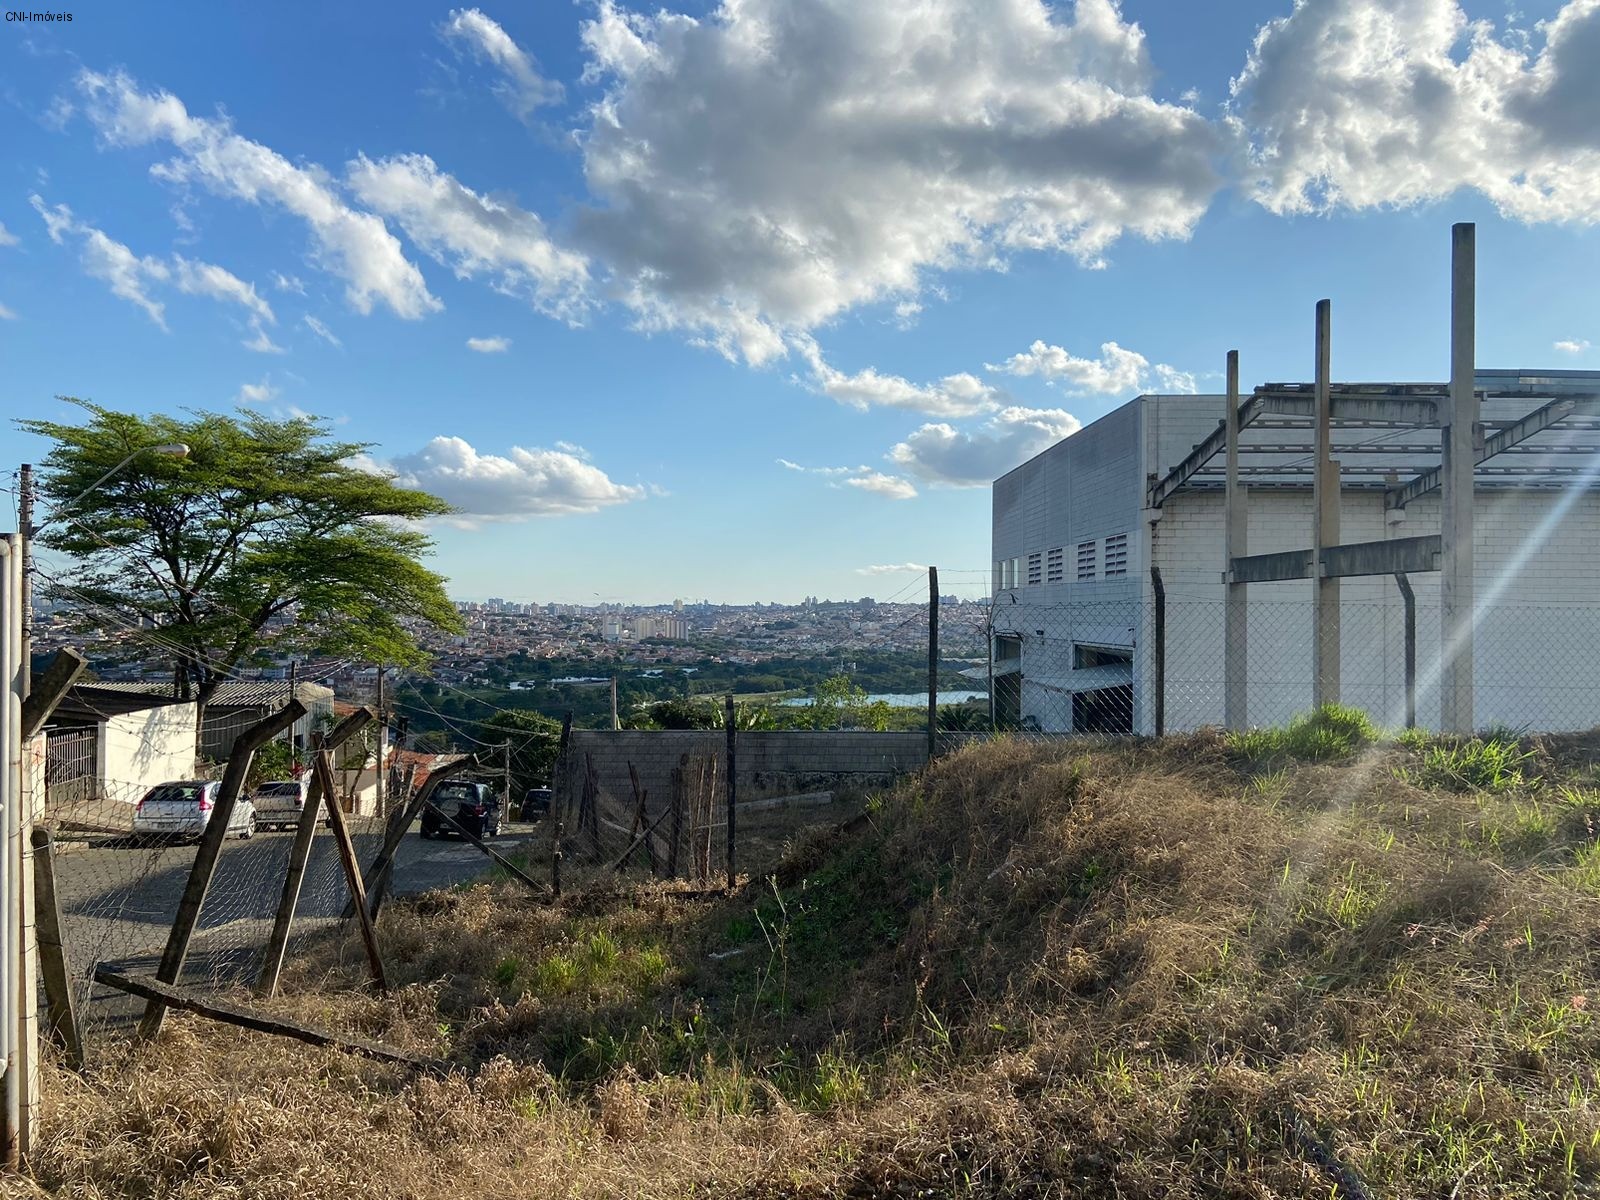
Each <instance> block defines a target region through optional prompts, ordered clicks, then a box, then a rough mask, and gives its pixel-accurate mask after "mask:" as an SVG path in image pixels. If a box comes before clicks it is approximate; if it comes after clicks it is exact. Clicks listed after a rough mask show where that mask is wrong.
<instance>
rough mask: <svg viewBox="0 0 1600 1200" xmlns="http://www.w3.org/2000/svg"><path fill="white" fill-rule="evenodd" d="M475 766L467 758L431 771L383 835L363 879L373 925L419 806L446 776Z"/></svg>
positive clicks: (474, 758) (351, 910) (474, 760)
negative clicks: (381, 845) (398, 854)
mask: <svg viewBox="0 0 1600 1200" xmlns="http://www.w3.org/2000/svg"><path fill="white" fill-rule="evenodd" d="M477 765H478V759H477V756H476V755H473V754H468V755H466V756H464V757H462V758H459V759H457V760H456V761H455V762H453V763H446V764H445V765H444V766H442V767H435V768H434V769H433V770H432V771H431V772H430V773H429V775H428V782H427V783H425V784H423V785H422V787H421V788H420V789H418V791H417V794H416V795H415V796H413V797H412V798H411V803H410V804H408V805H406V806H405V808H404V809H403V810H401V811H400V812H399V813H397V814H396V819H395V821H394V823H393V824H391V825H390V826H389V828H388V829H387V830H386V831H385V832H384V838H383V848H382V849H381V850H379V851H378V857H376V858H375V859H373V860H372V865H371V866H370V867H368V868H367V879H368V880H370V881H371V886H370V887H369V888H368V890H367V912H368V913H369V914H370V915H371V917H372V922H373V924H374V925H376V924H377V922H378V910H379V909H381V908H382V907H383V898H384V896H386V895H387V894H388V891H389V879H390V877H391V876H392V875H393V874H394V856H395V854H396V852H397V851H399V849H400V842H401V840H402V839H403V838H404V837H405V836H406V830H408V829H410V828H411V822H413V821H415V820H416V819H417V816H418V814H420V813H421V812H422V808H423V805H425V804H427V803H428V801H429V800H431V799H432V798H433V793H434V790H435V789H437V788H438V786H439V785H440V784H441V783H443V782H444V781H445V780H446V779H448V778H449V777H450V776H452V775H459V774H461V772H463V771H468V770H471V769H472V768H473V767H475V766H477ZM354 912H355V908H354V904H353V903H352V906H351V907H350V908H348V909H346V910H345V915H346V916H351V915H353V914H354Z"/></svg>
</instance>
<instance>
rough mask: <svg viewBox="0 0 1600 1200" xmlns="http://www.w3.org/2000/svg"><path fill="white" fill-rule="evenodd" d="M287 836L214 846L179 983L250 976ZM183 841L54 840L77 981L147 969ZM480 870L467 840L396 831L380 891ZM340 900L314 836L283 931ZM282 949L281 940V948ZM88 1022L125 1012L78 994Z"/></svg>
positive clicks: (358, 836) (328, 915)
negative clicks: (86, 1004) (390, 871)
mask: <svg viewBox="0 0 1600 1200" xmlns="http://www.w3.org/2000/svg"><path fill="white" fill-rule="evenodd" d="M532 833H533V827H532V826H524V825H509V826H507V827H506V830H505V832H503V833H502V834H501V836H500V837H498V838H496V839H494V841H493V842H492V843H491V844H492V845H493V846H494V848H495V849H496V850H498V851H499V852H501V853H506V852H508V851H511V850H514V849H515V848H516V847H517V846H518V845H519V844H521V843H522V842H525V841H527V840H528V839H529V838H530V837H531V836H532ZM351 836H352V841H353V842H354V843H355V847H356V857H357V859H358V861H359V862H360V863H361V865H362V869H363V870H365V869H366V868H367V866H368V864H369V863H370V862H371V861H372V859H373V857H374V856H376V854H377V852H378V849H379V847H380V845H381V844H382V831H381V827H380V825H379V824H378V823H376V822H371V823H357V826H356V827H354V828H352V829H351ZM293 840H294V833H293V832H292V831H287V830H286V831H282V832H271V833H268V832H260V833H257V834H256V835H255V837H253V838H251V839H249V840H248V841H244V840H239V839H232V840H229V841H228V842H226V843H225V844H224V847H223V853H222V856H221V858H220V859H219V860H218V863H217V872H216V875H215V876H214V877H213V879H212V883H211V888H210V891H209V892H208V894H207V897H206V903H205V906H204V908H203V909H202V910H201V916H200V926H199V928H198V929H197V930H196V933H195V937H194V940H193V942H192V943H191V949H190V958H189V964H188V965H187V966H186V968H185V972H184V976H183V981H184V982H185V983H191V984H194V983H204V982H206V981H207V979H208V978H209V979H211V980H213V981H215V982H222V981H224V980H239V979H244V980H250V979H253V978H254V975H255V973H256V971H258V970H259V967H260V960H261V952H262V950H263V948H264V947H265V945H266V941H267V936H268V933H269V932H270V930H271V926H272V918H273V914H274V913H275V912H276V911H277V906H278V899H279V896H280V894H281V891H282V887H283V878H284V874H285V872H286V870H287V867H288V860H289V851H290V846H291V844H292V842H293ZM194 854H195V846H194V843H192V842H191V843H186V844H185V843H179V844H159V845H146V844H141V843H139V842H136V841H135V840H133V839H130V838H106V837H102V838H91V839H88V840H84V841H62V842H61V843H59V844H58V847H57V852H56V879H57V891H58V894H59V898H60V902H61V908H62V920H63V924H64V926H65V929H64V933H65V935H66V937H65V940H66V942H67V949H68V954H69V956H70V962H71V966H72V969H73V970H74V972H76V973H81V974H83V975H84V976H87V975H88V974H89V973H91V972H92V971H93V968H94V965H95V964H96V963H105V964H107V965H108V966H114V967H116V968H118V969H126V970H129V971H131V972H135V973H138V972H142V971H149V970H153V969H154V965H155V962H156V960H158V959H159V957H160V955H161V951H162V949H163V947H164V946H165V945H166V939H167V932H168V930H169V928H170V926H171V922H172V918H173V915H174V914H175V913H176V912H177V908H178V900H179V898H180V897H181V896H182V894H183V888H184V885H185V884H186V883H187V881H188V878H189V870H190V866H191V864H192V863H193V862H194ZM491 866H492V864H491V862H490V860H489V859H488V858H487V857H485V856H484V854H483V853H482V852H481V851H480V850H478V849H477V847H475V846H473V845H472V844H471V843H469V842H466V841H463V840H459V839H455V838H450V839H440V840H430V841H424V840H423V839H422V838H421V837H420V836H418V834H417V832H416V829H415V828H414V827H413V829H412V830H411V831H410V832H409V833H407V834H406V837H405V838H404V840H403V841H402V842H401V844H400V850H399V853H398V854H397V855H396V858H395V870H394V875H393V882H392V885H391V894H392V895H414V894H417V893H420V892H426V891H430V890H432V889H434V888H440V887H450V886H453V885H455V884H459V883H466V882H470V881H471V880H473V879H475V878H477V877H478V876H480V875H482V874H483V873H484V872H485V871H486V870H488V869H489V868H490V867H491ZM348 900H349V892H348V889H347V887H346V885H345V880H344V872H343V870H342V869H341V867H340V865H339V858H338V853H337V851H336V850H335V848H334V845H333V838H332V837H331V835H329V834H328V833H327V832H326V831H319V832H318V835H317V838H316V841H315V842H314V843H313V850H312V855H311V859H310V861H309V863H308V864H307V868H306V874H305V879H304V882H303V884H302V886H301V891H300V900H299V904H298V905H297V908H296V919H295V933H296V934H297V935H299V934H305V933H311V932H315V931H317V930H319V929H325V928H329V927H331V926H333V925H335V924H337V923H338V922H339V920H340V915H341V913H342V912H343V910H344V906H345V904H346V903H347V902H348ZM290 949H291V953H292V952H293V942H291V944H290ZM84 986H85V998H86V999H89V1000H91V1001H92V1006H91V1009H90V1011H89V1012H88V1013H86V1016H87V1017H88V1019H89V1020H91V1021H96V1020H104V1019H111V1020H116V1019H118V1017H120V1016H122V1015H125V1011H126V1007H127V1006H126V1005H124V1004H122V1003H118V1002H117V1001H116V1000H115V999H114V997H116V996H117V995H118V994H117V993H112V992H110V991H109V989H106V988H102V987H99V986H98V985H96V986H94V987H93V988H92V990H91V989H90V988H89V985H88V983H87V980H86V979H85V984H84Z"/></svg>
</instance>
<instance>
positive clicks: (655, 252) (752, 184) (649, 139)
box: [578, 0, 1221, 363]
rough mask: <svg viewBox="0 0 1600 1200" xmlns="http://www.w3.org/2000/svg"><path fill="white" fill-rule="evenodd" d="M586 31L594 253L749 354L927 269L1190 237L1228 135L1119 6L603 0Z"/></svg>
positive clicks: (894, 289)
mask: <svg viewBox="0 0 1600 1200" xmlns="http://www.w3.org/2000/svg"><path fill="white" fill-rule="evenodd" d="M582 36H583V40H584V44H585V47H586V49H587V51H588V54H589V63H588V66H587V68H586V71H585V77H586V79H587V80H589V81H590V82H595V83H600V84H601V85H603V87H604V93H603V95H602V96H601V97H600V98H599V99H598V100H597V101H595V102H594V104H593V105H592V106H591V108H590V114H589V115H590V125H589V128H588V130H587V131H586V132H585V133H584V134H583V135H582V136H581V143H582V146H583V153H584V166H585V175H586V178H587V181H588V184H589V189H590V192H591V194H592V196H593V197H594V200H595V203H594V204H593V205H592V206H590V207H587V208H585V209H584V210H582V211H581V212H580V213H579V214H578V228H579V232H580V234H581V236H582V238H583V239H584V244H585V245H586V246H587V247H589V248H591V249H592V251H593V253H594V254H595V256H596V257H597V258H600V259H602V260H603V261H604V262H605V263H606V264H607V265H608V267H609V268H610V270H611V273H612V279H611V284H612V288H613V291H614V293H615V294H616V295H618V296H620V297H621V299H622V300H623V302H624V303H626V304H627V305H629V306H630V307H631V308H632V309H633V310H634V312H635V314H636V317H637V320H638V322H639V324H640V325H641V326H642V327H644V328H646V329H683V330H688V331H690V332H691V333H692V334H694V335H695V336H697V337H699V338H701V339H703V340H704V341H705V342H706V343H707V344H709V345H712V346H714V347H716V348H717V349H718V350H720V351H721V352H722V353H724V354H726V355H728V356H730V357H734V356H740V357H743V358H744V359H745V360H746V361H749V362H751V363H761V362H765V361H769V360H770V359H772V358H774V357H778V356H781V355H782V354H783V352H784V348H785V344H784V336H785V335H786V334H789V333H793V332H796V331H803V330H807V329H811V328H814V327H815V326H817V325H819V324H821V323H823V322H825V321H827V320H829V319H830V318H832V317H834V316H836V315H837V314H839V313H841V312H843V311H845V310H847V309H849V308H852V307H854V306H857V305H860V304H864V303H871V302H877V301H888V302H890V303H893V304H895V305H897V306H903V305H905V304H906V302H908V301H910V302H913V303H914V302H915V301H916V299H917V297H918V296H919V295H921V294H922V293H923V292H924V290H925V288H926V284H927V276H928V274H929V273H930V272H933V271H938V270H943V269H946V268H953V267H977V268H982V269H992V268H997V267H1001V266H1003V265H1004V262H1005V260H1006V259H1007V257H1008V256H1009V255H1011V254H1012V253H1014V252H1018V251H1036V250H1046V251H1057V252H1061V253H1065V254H1069V255H1071V256H1073V257H1074V258H1076V259H1078V260H1079V261H1080V262H1082V263H1084V264H1085V265H1089V266H1098V265H1101V263H1102V261H1103V256H1104V254H1105V252H1106V251H1107V250H1108V248H1109V247H1110V246H1111V245H1112V244H1113V243H1114V242H1115V241H1116V240H1117V239H1118V238H1119V237H1121V236H1123V235H1124V234H1125V233H1131V234H1133V235H1136V236H1140V237H1145V238H1149V239H1161V238H1169V237H1186V236H1188V234H1189V233H1190V231H1191V230H1192V229H1193V227H1194V224H1195V222H1196V221H1197V220H1198V218H1199V217H1200V215H1201V214H1202V213H1203V212H1204V211H1205V209H1206V207H1207V205H1208V203H1209V201H1210V198H1211V196H1212V194H1213V193H1214V192H1215V190H1216V187H1217V177H1216V173H1215V171H1214V168H1213V166H1212V158H1213V156H1214V154H1215V153H1216V152H1217V151H1218V150H1219V149H1220V147H1221V139H1220V138H1219V136H1218V134H1217V131H1216V129H1215V128H1214V127H1213V126H1212V125H1211V124H1209V123H1208V122H1207V121H1206V120H1204V119H1203V118H1201V117H1200V116H1199V115H1198V114H1196V113H1195V112H1193V111H1192V110H1190V109H1188V108H1186V107H1182V106H1177V105H1172V104H1166V103H1161V102H1159V101H1157V100H1155V99H1154V98H1153V97H1152V96H1151V94H1150V87H1151V82H1152V78H1153V74H1154V72H1153V69H1152V66H1151V64H1150V61H1149V57H1148V54H1147V52H1146V47H1145V42H1144V34H1143V32H1142V30H1140V28H1139V27H1138V26H1137V25H1136V24H1133V23H1130V22H1127V21H1124V20H1123V19H1122V17H1121V15H1120V13H1119V12H1118V10H1117V7H1116V5H1115V4H1114V3H1113V0H1080V2H1079V3H1078V4H1077V5H1076V7H1075V8H1074V9H1072V10H1070V11H1069V10H1067V9H1066V8H1065V7H1064V6H1062V7H1060V8H1056V9H1052V8H1051V7H1049V6H1047V5H1046V4H1044V3H1043V2H1042V0H1004V2H1003V3H995V2H994V0H924V2H922V3H919V4H917V5H885V4H844V3H835V4H820V3H809V4H791V3H786V2H784V0H742V2H741V3H738V4H732V3H729V4H724V5H722V6H721V7H719V8H717V9H716V10H715V11H714V12H713V13H712V14H711V15H709V16H707V17H705V18H704V19H696V18H693V17H690V16H688V15H684V14H681V13H674V12H670V11H665V10H662V11H659V12H657V13H656V14H655V15H652V16H645V15H641V14H636V13H628V12H624V11H622V10H620V9H619V8H617V7H616V5H615V4H614V3H612V2H611V0H599V4H598V10H597V13H596V15H595V16H594V18H592V19H591V20H589V21H587V22H586V23H585V24H584V26H583V34H582ZM899 311H900V314H901V315H902V318H905V317H909V316H910V315H911V314H912V310H911V309H908V308H904V307H900V309H899Z"/></svg>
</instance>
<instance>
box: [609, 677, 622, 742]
mask: <svg viewBox="0 0 1600 1200" xmlns="http://www.w3.org/2000/svg"><path fill="white" fill-rule="evenodd" d="M611 728H612V729H613V730H617V729H621V728H622V726H621V725H620V724H619V723H618V722H617V677H616V676H615V675H613V676H612V677H611Z"/></svg>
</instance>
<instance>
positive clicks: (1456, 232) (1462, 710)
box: [1439, 223, 1482, 734]
mask: <svg viewBox="0 0 1600 1200" xmlns="http://www.w3.org/2000/svg"><path fill="white" fill-rule="evenodd" d="M1476 296H1477V261H1476V227H1475V226H1473V225H1471V224H1468V223H1462V224H1458V225H1452V226H1451V227H1450V404H1449V407H1448V412H1449V414H1450V425H1449V428H1447V429H1444V430H1441V435H1442V436H1441V437H1440V446H1441V449H1442V451H1443V455H1442V457H1441V460H1440V470H1439V483H1440V494H1439V532H1440V534H1441V537H1440V542H1441V546H1440V549H1441V550H1442V551H1443V554H1442V558H1443V560H1444V561H1443V562H1442V563H1441V564H1440V565H1441V567H1442V568H1443V570H1442V573H1441V575H1440V580H1439V607H1440V614H1439V616H1440V621H1439V628H1440V637H1441V639H1442V643H1443V644H1442V645H1441V647H1440V653H1441V658H1440V663H1439V667H1440V671H1439V727H1440V728H1441V729H1442V730H1443V731H1444V732H1446V733H1461V734H1467V733H1471V732H1472V726H1473V696H1472V683H1473V680H1472V657H1473V636H1472V606H1473V595H1472V591H1473V589H1472V569H1473V564H1472V537H1473V529H1472V519H1473V509H1472V506H1473V478H1472V468H1473V466H1474V465H1475V459H1476V458H1477V454H1476V445H1477V440H1478V438H1479V437H1480V436H1481V428H1482V427H1481V426H1480V425H1479V424H1478V395H1477V392H1476V390H1475V389H1474V386H1473V385H1474V379H1473V375H1474V372H1475V371H1476V359H1477V349H1476V344H1477V335H1476V329H1475V320H1476V311H1477V304H1476Z"/></svg>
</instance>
